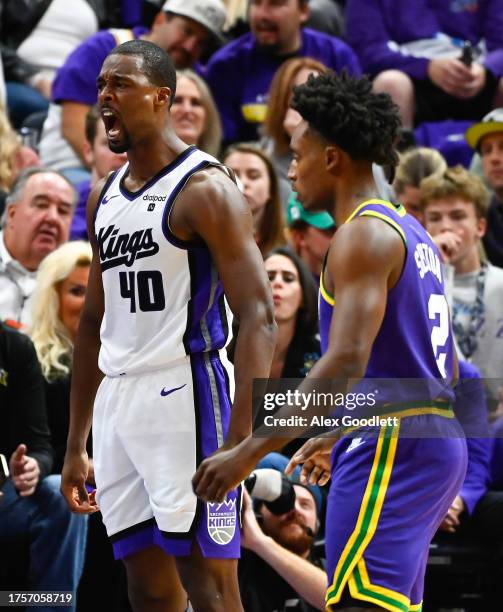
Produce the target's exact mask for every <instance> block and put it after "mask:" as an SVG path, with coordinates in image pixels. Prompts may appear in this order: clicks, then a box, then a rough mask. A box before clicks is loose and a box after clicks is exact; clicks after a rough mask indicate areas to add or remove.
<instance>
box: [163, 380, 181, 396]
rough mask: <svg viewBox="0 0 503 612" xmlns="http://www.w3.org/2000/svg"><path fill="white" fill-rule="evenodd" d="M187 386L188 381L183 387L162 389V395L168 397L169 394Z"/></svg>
mask: <svg viewBox="0 0 503 612" xmlns="http://www.w3.org/2000/svg"><path fill="white" fill-rule="evenodd" d="M186 386H187V383H185V384H184V385H182V386H181V387H175V388H174V389H166V388H164V389H162V391H161V395H162V397H166V396H167V395H171V394H172V393H174V392H175V391H179V390H180V389H183V388H184V387H186Z"/></svg>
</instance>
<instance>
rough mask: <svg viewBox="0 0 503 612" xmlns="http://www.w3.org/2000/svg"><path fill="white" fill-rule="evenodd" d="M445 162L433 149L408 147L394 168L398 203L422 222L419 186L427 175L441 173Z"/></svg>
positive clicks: (394, 184)
mask: <svg viewBox="0 0 503 612" xmlns="http://www.w3.org/2000/svg"><path fill="white" fill-rule="evenodd" d="M446 170H447V164H446V162H445V159H444V158H443V157H442V155H441V154H440V153H439V152H438V151H436V150H435V149H429V148H428V147H418V148H413V149H409V150H408V151H406V152H405V153H404V154H403V155H401V156H400V161H399V163H398V166H397V168H396V172H395V179H394V181H393V189H394V190H395V194H396V197H397V199H398V200H399V201H400V204H403V205H404V206H405V209H406V211H407V212H408V213H409V215H412V216H413V217H415V218H416V219H417V220H418V221H419V222H420V223H423V217H422V209H421V203H420V201H419V188H420V186H421V181H422V180H423V179H424V178H426V177H427V176H431V175H433V174H434V175H435V176H437V175H443V174H444V172H445V171H446Z"/></svg>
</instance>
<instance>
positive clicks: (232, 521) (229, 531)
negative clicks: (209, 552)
mask: <svg viewBox="0 0 503 612" xmlns="http://www.w3.org/2000/svg"><path fill="white" fill-rule="evenodd" d="M235 530H236V500H235V499H229V500H227V501H225V502H223V503H221V504H212V503H208V533H209V534H210V537H211V539H212V540H213V541H214V542H216V543H217V544H221V545H222V546H223V545H224V544H228V543H229V542H230V541H231V540H232V538H233V536H234V531H235Z"/></svg>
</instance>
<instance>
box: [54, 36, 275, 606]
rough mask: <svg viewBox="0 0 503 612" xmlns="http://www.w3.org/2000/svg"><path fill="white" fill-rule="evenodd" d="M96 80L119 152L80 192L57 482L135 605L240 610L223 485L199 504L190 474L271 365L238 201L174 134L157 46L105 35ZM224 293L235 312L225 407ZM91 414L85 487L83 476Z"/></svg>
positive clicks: (255, 257) (267, 315)
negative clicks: (90, 518) (80, 300)
mask: <svg viewBox="0 0 503 612" xmlns="http://www.w3.org/2000/svg"><path fill="white" fill-rule="evenodd" d="M97 86H98V92H99V95H98V100H99V105H100V109H101V114H102V117H103V121H104V124H105V128H106V132H107V137H108V143H109V146H110V148H111V150H112V151H114V152H127V158H128V162H127V163H126V164H125V165H124V166H123V167H122V168H120V169H119V170H117V171H116V172H115V173H112V174H111V175H110V176H109V177H107V179H106V180H103V181H101V183H98V185H97V186H96V187H95V188H94V190H93V192H92V193H91V196H90V199H89V202H88V211H87V221H88V235H89V237H90V240H91V243H92V246H93V253H94V257H93V262H92V266H91V273H90V277H89V285H88V289H87V295H86V302H85V307H84V312H83V315H82V319H81V324H80V329H79V333H78V337H77V342H76V345H75V360H74V367H73V376H72V391H71V409H70V412H71V419H70V432H69V437H68V445H67V453H66V458H65V465H64V469H63V475H62V486H61V490H62V493H63V495H64V496H65V498H66V499H67V501H68V504H69V505H70V507H71V509H72V510H73V511H75V512H82V513H90V512H94V511H96V510H97V509H98V506H99V509H100V510H101V512H102V515H103V521H104V523H105V526H106V528H107V532H108V535H109V537H110V539H111V541H112V543H113V548H114V554H115V556H116V558H121V559H123V561H124V563H125V566H126V570H127V577H128V589H129V597H130V600H131V603H132V606H133V609H134V610H135V612H154V611H161V610H162V612H182V611H183V610H185V609H186V607H187V595H188V597H189V599H190V602H191V604H192V607H193V609H194V610H196V611H198V612H229V611H230V610H232V611H233V612H234V611H240V610H242V609H243V608H242V605H241V601H240V596H239V588H238V582H237V558H238V557H239V552H240V543H239V535H240V534H239V503H240V502H239V495H238V492H237V491H236V490H234V491H233V492H231V494H230V495H229V497H228V498H227V499H226V500H225V503H223V504H211V503H208V504H205V503H203V502H201V501H200V500H198V499H197V497H196V496H195V495H194V493H193V491H192V486H191V476H192V475H193V473H194V471H195V470H196V468H197V466H198V465H199V463H200V462H201V461H202V459H204V458H205V457H208V456H209V455H211V454H212V453H214V452H215V451H216V452H222V450H224V449H230V448H232V447H233V446H234V445H236V444H237V443H239V442H240V441H241V440H243V439H244V438H245V437H246V436H247V435H248V434H249V433H250V430H251V423H250V412H251V410H250V406H249V405H248V404H249V403H250V402H251V384H252V379H253V377H256V376H262V377H264V376H267V375H268V372H269V368H270V364H271V359H272V352H273V347H274V339H275V324H274V316H273V308H272V300H271V296H270V285H269V282H268V279H267V275H266V274H265V270H264V266H263V263H262V258H261V256H260V252H259V250H258V248H257V247H256V245H255V241H254V239H253V231H252V221H251V215H250V213H249V209H248V207H247V205H246V202H245V201H244V198H243V196H242V194H241V193H240V192H239V190H238V188H237V186H236V184H235V182H234V181H233V180H231V178H230V175H229V172H228V171H227V169H226V168H225V167H222V165H221V164H220V163H219V162H218V160H216V159H214V158H212V157H211V156H209V155H207V154H206V153H203V152H202V151H199V150H198V149H196V148H195V147H188V146H187V145H186V144H185V143H184V142H182V141H181V140H180V139H179V138H178V137H177V136H176V134H175V132H174V130H173V128H172V125H171V120H170V107H171V104H172V102H173V99H174V96H175V89H176V73H175V70H174V67H173V65H172V62H171V60H170V59H169V57H168V55H166V53H165V52H164V51H162V50H161V49H160V48H159V47H157V46H156V45H154V44H152V43H149V42H146V41H139V40H137V41H130V42H127V43H124V44H123V45H120V46H119V47H116V48H115V49H114V50H113V51H112V52H111V53H110V54H109V55H108V57H107V58H106V60H105V62H104V64H103V67H102V69H101V73H100V75H99V77H98V80H97ZM243 279H245V282H243ZM224 292H225V295H224ZM227 301H228V303H229V305H230V308H231V310H232V311H233V313H234V314H235V316H236V317H238V319H239V322H240V325H239V334H238V338H237V344H236V357H235V378H236V383H237V384H236V393H235V398H234V402H233V409H232V413H231V410H230V408H231V399H230V398H231V393H230V386H231V385H232V383H233V377H232V376H231V374H230V373H228V364H227V363H226V359H225V346H226V344H227V341H228V337H229V329H230V322H229V321H228V320H227V315H228V306H227ZM103 374H104V375H105V376H103ZM98 387H99V388H98ZM93 402H94V414H93ZM91 416H92V417H93V443H94V461H95V479H96V483H97V492H96V500H95V498H94V494H91V495H88V493H87V492H86V488H85V486H84V483H85V481H86V479H87V472H88V459H87V454H86V452H85V445H86V440H87V437H88V434H89V429H90V426H91Z"/></svg>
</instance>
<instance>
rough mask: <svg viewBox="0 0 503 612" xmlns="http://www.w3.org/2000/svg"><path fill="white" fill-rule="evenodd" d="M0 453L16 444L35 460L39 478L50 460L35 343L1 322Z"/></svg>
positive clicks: (9, 452) (13, 447)
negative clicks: (22, 446)
mask: <svg viewBox="0 0 503 612" xmlns="http://www.w3.org/2000/svg"><path fill="white" fill-rule="evenodd" d="M0 419H1V421H0V453H3V454H4V455H5V456H6V458H7V460H9V459H10V457H11V455H12V453H13V452H14V451H15V450H16V448H17V447H18V446H19V444H26V446H27V452H26V454H27V455H28V456H29V457H33V458H34V459H36V460H37V462H38V464H39V467H40V471H41V474H40V479H42V478H43V477H44V476H47V474H49V473H50V471H51V468H52V463H53V453H52V448H51V441H50V434H49V427H48V425H47V414H46V404H45V394H44V379H43V376H42V371H41V369H40V364H39V362H38V359H37V354H36V352H35V347H34V346H33V343H32V342H31V340H30V339H29V338H28V337H27V336H25V335H24V334H22V333H20V332H18V331H15V330H13V329H11V328H9V327H7V326H6V325H4V324H3V323H0Z"/></svg>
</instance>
